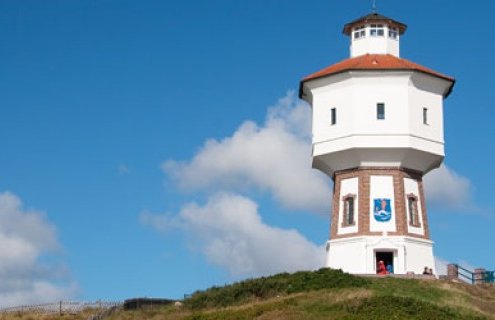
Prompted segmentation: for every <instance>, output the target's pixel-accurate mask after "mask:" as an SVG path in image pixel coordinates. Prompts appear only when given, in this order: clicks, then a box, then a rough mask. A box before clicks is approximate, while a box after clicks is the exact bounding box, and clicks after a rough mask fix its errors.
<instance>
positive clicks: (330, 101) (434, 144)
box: [308, 71, 449, 175]
mask: <svg viewBox="0 0 495 320" xmlns="http://www.w3.org/2000/svg"><path fill="white" fill-rule="evenodd" d="M448 85H449V82H448V81H445V80H441V79H436V78H434V77H432V76H428V75H423V74H420V73H418V72H414V71H408V72H405V71H404V72H402V71H397V72H369V71H368V72H364V71H352V72H347V73H343V74H339V75H336V76H334V77H331V78H330V77H329V78H323V79H317V80H315V81H312V82H311V83H309V84H308V87H309V88H310V90H311V96H312V99H311V100H312V106H313V132H312V133H313V157H314V159H315V162H314V167H315V168H318V169H321V170H322V171H324V172H326V173H327V174H329V175H332V174H333V172H334V171H338V170H345V169H349V168H353V167H360V166H392V167H407V168H411V169H413V170H417V171H422V172H428V171H430V170H432V169H434V168H436V167H438V166H439V165H440V163H441V161H442V159H443V157H444V136H443V93H444V92H445V90H446V87H447V86H448ZM378 103H383V104H384V106H385V118H384V119H383V120H379V119H377V104H378ZM332 108H335V110H336V123H335V124H334V125H332V124H331V110H332ZM424 108H426V110H427V111H426V113H427V123H426V124H425V123H424V119H423V117H424V114H423V113H424V111H423V109H424ZM328 164H331V166H328Z"/></svg>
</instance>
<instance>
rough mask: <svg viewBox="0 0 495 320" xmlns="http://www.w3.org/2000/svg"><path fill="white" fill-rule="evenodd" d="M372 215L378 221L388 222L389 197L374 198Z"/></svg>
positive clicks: (390, 214)
mask: <svg viewBox="0 0 495 320" xmlns="http://www.w3.org/2000/svg"><path fill="white" fill-rule="evenodd" d="M374 204H375V206H374V210H373V215H374V216H375V220H376V221H378V222H388V221H390V219H391V218H392V209H391V207H390V199H386V198H381V199H374Z"/></svg>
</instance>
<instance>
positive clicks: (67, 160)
mask: <svg viewBox="0 0 495 320" xmlns="http://www.w3.org/2000/svg"><path fill="white" fill-rule="evenodd" d="M493 6H494V5H493V4H492V3H486V2H481V1H471V2H469V3H468V2H464V3H462V2H460V3H458V4H456V5H452V1H447V0H436V1H426V0H420V1H414V2H400V3H398V2H397V1H385V0H383V1H378V11H379V12H380V13H383V14H385V15H387V16H390V17H392V18H395V19H397V20H399V21H401V22H404V23H406V24H407V25H408V26H409V28H408V30H407V32H406V34H405V35H404V37H403V38H402V39H401V55H402V56H403V57H404V58H407V59H409V60H412V61H414V62H417V63H420V64H423V65H425V66H428V67H430V68H433V69H435V70H437V71H440V72H443V73H446V74H448V75H451V76H454V77H455V78H456V79H457V83H456V86H455V88H454V92H453V93H452V95H451V96H450V97H449V98H448V99H447V101H446V104H445V137H446V161H445V163H446V165H447V167H444V168H442V169H441V170H440V171H439V172H437V173H432V175H435V176H432V177H431V178H430V180H432V181H430V182H429V185H430V187H429V188H430V190H427V192H429V196H430V198H431V201H430V202H429V203H428V209H429V218H430V229H431V234H432V237H433V240H434V241H435V242H436V246H435V254H436V255H437V256H438V257H440V258H442V259H443V260H445V261H456V262H463V263H465V264H466V265H469V266H483V267H486V268H488V269H495V257H494V255H493V254H491V251H492V250H491V249H492V247H491V246H490V242H493V235H492V232H493V229H494V228H495V221H494V213H495V212H494V207H493V202H492V201H491V200H492V198H493V196H492V192H493V190H494V189H493V185H492V183H493V177H494V176H495V169H494V167H493V165H492V158H493V157H494V156H495V154H494V151H493V150H494V148H493V146H494V143H493V137H494V136H495V129H494V127H493V125H492V116H491V115H492V114H493V111H492V110H491V108H492V107H493V106H492V104H493V101H495V91H494V90H493V89H492V81H493V80H492V73H493V71H494V70H495V59H493V57H492V56H493V50H494V48H495V46H494V44H493V42H492V41H491V38H490V36H489V34H490V31H489V30H490V29H491V27H492V26H491V19H492V16H491V13H492V12H493V10H494V9H495V8H494V7H493ZM370 7H371V1H364V0H350V1H330V0H318V1H317V0H315V1H306V2H304V3H301V1H292V0H285V1H275V0H263V1H261V0H250V1H228V0H212V1H190V0H185V1H127V0H100V1H96V0H95V1H89V0H87V1H82V0H80V1H77V0H71V1H68V0H65V1H63V0H58V1H55V0H50V1H35V0H5V1H1V2H0V70H1V72H0V136H1V137H2V145H1V150H2V156H1V157H0V194H1V195H0V219H1V221H2V222H3V227H0V238H2V239H3V240H2V242H3V245H0V280H1V281H0V283H8V282H9V281H7V280H8V279H11V280H12V279H14V280H15V279H22V281H21V282H22V284H19V283H18V282H15V281H12V283H10V284H4V285H3V286H2V285H1V284H0V306H6V305H13V304H19V303H25V302H27V303H29V302H38V301H43V300H47V299H58V298H59V297H67V298H71V299H83V300H96V299H104V300H120V299H125V298H129V297H135V296H149V297H172V298H180V297H181V296H182V295H183V294H185V293H190V292H192V291H194V290H195V289H201V288H206V287H208V286H211V285H214V284H223V283H228V282H231V281H234V280H238V279H242V278H245V277H250V276H256V275H259V274H266V273H272V272H276V271H278V270H282V269H288V270H294V269H298V268H306V267H310V265H311V264H317V263H318V259H316V260H315V259H314V255H311V254H312V253H314V252H319V251H318V250H319V249H321V246H322V245H323V244H324V242H325V241H326V240H327V235H328V228H329V226H328V224H329V217H328V211H329V209H327V208H329V199H330V190H331V182H330V180H329V179H327V178H326V177H324V176H323V175H321V174H319V173H317V172H314V171H311V170H310V169H309V167H308V166H309V165H310V162H309V154H310V146H309V144H308V135H307V134H308V131H307V130H308V128H307V124H308V122H307V120H308V118H307V117H308V114H309V110H308V109H307V106H306V105H304V104H302V103H301V102H300V101H298V100H297V97H296V95H295V94H294V92H295V90H297V88H298V82H299V80H300V79H301V78H302V77H303V76H305V75H307V74H310V73H312V72H314V71H317V70H320V69H322V68H323V67H326V66H328V65H330V64H333V63H335V62H337V61H340V60H343V59H345V58H347V57H348V55H349V53H348V39H347V38H346V37H345V36H344V35H342V34H341V30H342V27H343V25H344V24H345V23H346V22H349V21H351V20H353V19H355V18H357V17H359V16H362V15H364V14H367V13H369V11H370ZM461 13H462V14H461ZM207 141H209V142H207ZM284 159H290V160H287V161H286V160H284ZM222 161H224V162H222ZM426 179H428V178H426ZM427 188H428V186H427ZM327 191H328V196H327ZM232 212H236V214H235V215H234V216H233V217H232V214H231V213H232ZM214 222H215V223H214ZM216 222H218V223H216ZM237 237H238V238H239V239H240V240H242V241H237V240H238V238H237ZM274 239H275V240H274ZM267 243H270V245H266V244H267ZM287 243H290V244H289V245H288V244H287ZM261 249H263V250H261ZM244 250H245V252H248V253H247V254H239V252H244ZM279 252H282V254H280V253H279ZM308 252H309V253H308ZM308 254H309V255H310V256H307V255H308ZM278 255H280V258H278ZM2 256H3V257H2ZM274 256H277V259H274V258H273V257H274ZM280 260H284V261H283V262H280ZM303 260H304V261H306V264H304V263H303V264H301V261H303ZM1 261H3V262H1Z"/></svg>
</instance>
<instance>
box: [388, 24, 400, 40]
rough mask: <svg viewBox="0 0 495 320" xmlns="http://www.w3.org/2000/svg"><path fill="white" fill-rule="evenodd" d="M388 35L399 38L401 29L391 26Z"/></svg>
mask: <svg viewBox="0 0 495 320" xmlns="http://www.w3.org/2000/svg"><path fill="white" fill-rule="evenodd" d="M388 37H389V38H392V39H397V38H398V37H399V30H398V29H397V28H392V27H390V28H389V29H388Z"/></svg>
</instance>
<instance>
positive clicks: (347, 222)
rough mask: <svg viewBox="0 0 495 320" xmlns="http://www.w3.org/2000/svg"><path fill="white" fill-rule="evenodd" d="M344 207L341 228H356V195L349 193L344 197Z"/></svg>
mask: <svg viewBox="0 0 495 320" xmlns="http://www.w3.org/2000/svg"><path fill="white" fill-rule="evenodd" d="M342 205H343V210H342V224H341V226H342V227H343V228H345V227H352V226H355V225H356V195H355V194H351V193H349V194H347V195H345V196H343V197H342ZM351 208H352V210H351ZM350 211H351V212H350Z"/></svg>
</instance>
